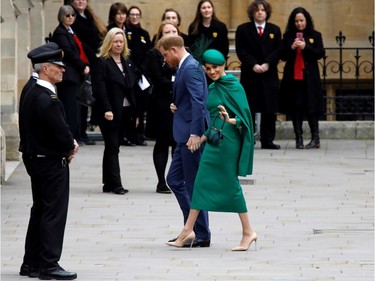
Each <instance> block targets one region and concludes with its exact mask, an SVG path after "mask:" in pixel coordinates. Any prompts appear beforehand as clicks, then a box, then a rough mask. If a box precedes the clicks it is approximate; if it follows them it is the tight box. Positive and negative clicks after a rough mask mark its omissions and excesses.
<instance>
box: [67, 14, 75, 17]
mask: <svg viewBox="0 0 375 281" xmlns="http://www.w3.org/2000/svg"><path fill="white" fill-rule="evenodd" d="M75 16H76V15H75V14H67V15H65V17H66V18H70V17H72V18H74V17H75Z"/></svg>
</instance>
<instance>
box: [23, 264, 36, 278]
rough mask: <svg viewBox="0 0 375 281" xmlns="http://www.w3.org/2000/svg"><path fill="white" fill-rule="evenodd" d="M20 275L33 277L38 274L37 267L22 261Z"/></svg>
mask: <svg viewBox="0 0 375 281" xmlns="http://www.w3.org/2000/svg"><path fill="white" fill-rule="evenodd" d="M20 275H21V276H28V277H30V278H35V277H38V276H39V269H38V268H37V267H33V266H30V265H28V264H24V263H23V264H22V265H21V268H20Z"/></svg>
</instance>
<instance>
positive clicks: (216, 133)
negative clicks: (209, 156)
mask: <svg viewBox="0 0 375 281" xmlns="http://www.w3.org/2000/svg"><path fill="white" fill-rule="evenodd" d="M219 117H220V114H218V115H216V117H215V120H214V123H213V124H212V127H211V130H210V131H209V132H208V135H207V142H208V143H209V144H212V145H219V143H220V142H221V141H222V140H223V139H224V136H223V128H224V125H225V120H222V121H223V123H222V124H221V127H220V128H216V127H215V123H216V119H217V118H219Z"/></svg>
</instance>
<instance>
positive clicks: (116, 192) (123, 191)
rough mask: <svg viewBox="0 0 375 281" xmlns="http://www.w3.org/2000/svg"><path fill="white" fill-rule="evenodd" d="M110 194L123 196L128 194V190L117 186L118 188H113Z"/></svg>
mask: <svg viewBox="0 0 375 281" xmlns="http://www.w3.org/2000/svg"><path fill="white" fill-rule="evenodd" d="M112 192H113V193H114V194H119V195H123V194H125V193H128V192H129V190H127V189H125V188H123V187H122V186H119V187H116V188H114V189H113V190H112Z"/></svg>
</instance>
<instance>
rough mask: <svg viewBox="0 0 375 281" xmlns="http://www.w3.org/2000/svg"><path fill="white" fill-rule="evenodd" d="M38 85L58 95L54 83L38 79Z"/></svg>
mask: <svg viewBox="0 0 375 281" xmlns="http://www.w3.org/2000/svg"><path fill="white" fill-rule="evenodd" d="M36 83H37V84H38V85H40V86H42V87H44V88H47V89H49V90H51V91H52V92H53V93H54V94H56V89H55V87H54V86H53V84H52V83H50V82H48V81H46V80H42V79H38V80H36Z"/></svg>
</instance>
